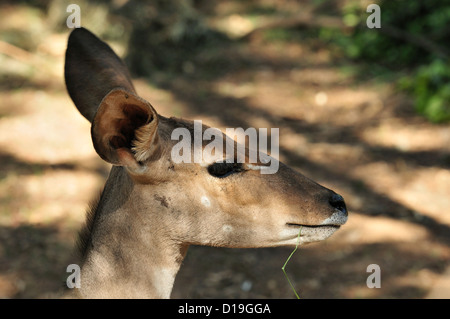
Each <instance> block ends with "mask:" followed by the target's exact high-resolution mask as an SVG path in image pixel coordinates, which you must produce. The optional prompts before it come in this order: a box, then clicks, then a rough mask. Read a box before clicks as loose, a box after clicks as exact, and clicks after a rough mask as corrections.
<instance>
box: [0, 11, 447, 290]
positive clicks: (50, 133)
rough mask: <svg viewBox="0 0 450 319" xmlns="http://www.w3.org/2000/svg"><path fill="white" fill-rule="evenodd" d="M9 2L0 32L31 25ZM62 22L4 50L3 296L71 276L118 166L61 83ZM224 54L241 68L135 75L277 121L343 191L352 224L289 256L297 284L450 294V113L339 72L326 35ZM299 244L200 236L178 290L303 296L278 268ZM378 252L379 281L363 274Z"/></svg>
mask: <svg viewBox="0 0 450 319" xmlns="http://www.w3.org/2000/svg"><path fill="white" fill-rule="evenodd" d="M8 8H9V9H8V10H7V9H6V8H5V7H2V10H0V21H1V22H0V31H3V32H4V31H5V30H6V28H7V27H6V26H8V28H10V27H11V25H14V27H16V28H29V27H30V26H29V25H20V22H18V21H19V20H18V19H16V20H14V15H13V13H14V14H26V13H27V12H28V11H27V10H28V9H27V8H24V7H14V6H12V5H11V6H10V7H8ZM28 23H29V22H28ZM36 23H38V24H39V23H40V22H39V21H38V22H36ZM36 32H37V31H36ZM68 34H69V31H67V32H65V33H55V32H47V34H46V35H45V36H43V37H42V36H41V39H42V41H41V42H40V43H39V44H38V45H37V46H36V50H35V51H34V52H33V54H31V55H30V56H28V55H26V54H25V55H20V54H19V53H20V52H19V53H18V54H13V55H12V56H9V55H6V54H1V53H0V76H1V77H0V101H1V102H0V163H1V165H0V298H45V297H48V296H52V295H53V294H54V293H55V292H57V291H58V290H59V289H60V288H61V286H62V285H63V284H64V282H65V279H66V277H67V275H68V274H67V273H66V272H65V270H66V267H67V265H69V264H70V263H72V262H71V261H72V251H73V248H72V247H73V245H74V241H75V239H76V235H77V232H78V230H79V228H80V227H81V225H82V223H83V222H84V214H85V210H86V208H87V206H88V203H89V202H90V201H91V200H92V199H93V198H95V197H96V196H97V194H98V192H99V191H100V189H101V187H102V186H103V184H104V181H105V179H106V177H107V174H108V171H109V166H108V165H107V164H105V163H104V162H103V161H102V160H101V159H100V158H99V157H98V156H97V155H96V153H95V151H94V149H93V147H92V143H91V138H90V126H89V123H88V122H87V121H86V120H85V119H84V118H83V117H82V116H81V115H80V114H79V113H78V111H77V110H76V109H75V107H74V105H73V103H72V101H71V100H70V98H69V96H68V94H67V93H66V91H65V86H64V80H63V76H62V75H63V71H62V70H63V63H64V50H65V45H66V41H67V36H68ZM222 54H223V55H224V56H226V57H227V58H228V59H229V60H230V61H235V62H236V61H239V65H240V66H242V67H236V68H231V69H230V70H229V71H225V72H222V74H220V76H217V77H214V78H212V79H211V78H208V79H206V78H204V79H203V78H198V77H195V76H192V75H190V74H186V75H185V76H179V77H176V78H171V79H170V80H169V79H167V78H162V79H160V80H158V79H156V80H155V79H154V80H152V81H148V80H145V79H142V78H141V79H139V78H138V79H135V80H136V82H135V84H136V88H137V91H138V93H139V94H140V95H141V96H142V97H144V98H146V99H147V100H149V101H150V102H151V103H152V105H153V106H154V107H155V108H156V109H157V111H158V112H159V113H161V114H162V115H165V116H178V117H183V118H188V119H199V120H202V121H203V123H206V124H209V125H210V126H212V127H218V128H220V129H225V128H227V127H243V128H247V127H269V128H270V127H278V128H280V159H281V160H282V161H283V162H285V163H286V164H288V165H290V166H292V167H294V168H295V169H297V170H298V171H300V172H302V173H303V174H304V175H306V176H308V177H310V178H312V179H314V180H315V181H317V182H319V183H320V184H322V185H324V186H326V187H328V188H331V189H333V190H335V191H336V192H338V193H340V194H342V195H343V196H344V198H345V200H346V203H347V206H348V209H349V221H348V223H347V224H346V225H345V226H343V227H342V228H341V230H339V231H338V232H337V233H336V234H335V235H333V236H332V237H331V238H330V239H328V240H326V241H325V242H321V243H315V244H310V245H306V246H303V247H300V248H299V250H298V251H297V252H296V253H295V254H294V256H293V257H292V259H291V260H290V262H289V264H288V265H287V267H286V271H287V273H288V275H289V278H290V279H291V281H292V282H293V284H294V286H295V287H296V289H297V292H298V293H299V294H300V296H301V297H302V298H427V297H430V296H431V297H435V298H436V297H438V298H450V293H449V290H448V286H447V290H445V286H443V285H444V284H445V282H446V280H447V282H448V279H446V278H448V276H449V272H448V271H447V275H446V276H444V274H445V272H446V270H447V269H448V268H449V267H450V171H449V168H450V127H449V126H448V124H447V125H444V124H442V125H437V124H431V123H429V122H427V121H426V120H425V119H423V118H422V117H420V116H418V115H416V113H415V112H414V111H413V107H412V101H411V100H410V99H409V98H408V97H407V96H405V95H403V94H401V93H398V92H397V91H395V89H394V87H393V85H391V83H388V82H383V81H379V80H377V79H369V80H361V79H360V78H359V77H358V76H356V75H355V74H352V73H351V72H350V73H349V72H344V71H343V69H344V67H345V66H347V65H344V64H343V62H341V61H339V62H337V61H335V60H334V58H333V55H332V53H331V52H330V51H329V50H328V49H327V48H326V47H325V48H324V47H319V48H317V47H314V46H311V45H309V43H307V44H304V43H278V42H268V41H265V40H264V39H263V38H258V37H256V38H254V39H252V40H251V41H248V43H246V44H245V45H237V46H233V47H230V48H229V49H228V51H226V52H222ZM236 63H238V62H236ZM348 67H351V65H348ZM291 251H292V248H270V249H222V248H220V249H219V248H209V247H191V248H190V249H189V251H188V254H187V257H186V259H185V261H184V263H183V266H182V268H181V270H180V273H179V275H178V277H177V279H176V283H175V287H174V290H173V293H172V297H174V298H295V296H294V294H293V292H292V290H291V288H290V286H289V284H288V282H287V281H286V279H285V277H284V274H283V272H282V270H281V267H282V266H283V264H284V262H285V261H286V258H287V257H288V256H289V254H290V253H291ZM371 264H377V265H379V266H380V269H381V288H372V289H371V288H368V287H367V284H366V280H367V278H368V276H369V275H370V274H371V273H369V272H367V267H368V266H369V265H371ZM439 287H440V288H439Z"/></svg>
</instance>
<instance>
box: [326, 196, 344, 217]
mask: <svg viewBox="0 0 450 319" xmlns="http://www.w3.org/2000/svg"><path fill="white" fill-rule="evenodd" d="M329 203H330V205H331V206H333V207H334V208H336V209H338V210H340V211H341V212H343V213H344V214H345V215H347V214H348V213H347V207H346V206H345V202H344V198H343V197H342V196H341V195H339V194H333V195H331V197H330V201H329Z"/></svg>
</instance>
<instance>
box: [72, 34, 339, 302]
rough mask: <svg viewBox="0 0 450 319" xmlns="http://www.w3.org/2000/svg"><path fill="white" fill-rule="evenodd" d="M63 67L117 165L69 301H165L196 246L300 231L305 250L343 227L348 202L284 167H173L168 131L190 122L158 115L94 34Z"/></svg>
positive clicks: (253, 241)
mask: <svg viewBox="0 0 450 319" xmlns="http://www.w3.org/2000/svg"><path fill="white" fill-rule="evenodd" d="M86 43H87V44H88V45H87V44H86ZM65 70H66V74H65V76H66V83H67V86H68V90H69V93H70V96H71V97H72V99H73V100H74V102H75V104H76V106H77V108H78V109H79V110H80V112H81V113H82V114H83V115H84V116H85V117H86V118H87V119H88V120H90V121H91V122H92V129H91V133H92V138H93V142H94V147H95V150H96V151H97V153H98V154H99V156H100V157H101V158H103V159H104V160H105V161H107V162H109V163H111V164H113V167H112V169H111V173H110V175H109V177H108V179H107V181H106V184H105V187H104V189H103V192H102V194H101V196H100V198H99V200H98V202H97V203H96V204H94V205H92V206H91V208H90V210H89V211H88V213H87V217H86V225H85V227H84V228H83V229H82V231H81V232H80V236H79V241H78V246H79V250H80V254H81V257H82V258H81V259H82V260H81V271H82V274H81V278H82V282H81V288H80V289H77V290H75V291H72V292H71V294H69V295H68V296H69V297H82V298H168V297H170V293H171V289H172V286H173V282H174V280H175V276H176V274H177V272H178V269H179V267H180V265H181V262H182V260H183V258H184V256H185V254H186V251H187V248H188V247H189V245H209V246H218V247H245V248H251V247H275V246H283V245H295V244H296V243H297V236H298V232H299V229H300V227H301V229H302V235H301V237H300V241H301V243H302V244H304V243H308V242H313V241H317V240H322V239H325V238H327V237H329V236H330V235H331V234H332V233H333V232H334V231H335V230H336V229H338V228H339V227H340V225H342V224H344V223H345V221H346V219H347V211H346V209H345V204H344V202H343V200H342V197H340V196H339V195H337V194H336V193H334V192H333V191H331V190H329V189H327V188H325V187H323V186H321V185H319V184H317V183H315V182H314V181H311V180H310V179H308V178H306V177H305V176H303V175H301V174H300V173H298V172H295V171H294V170H292V169H290V168H289V167H287V166H286V165H284V164H282V163H280V165H279V170H278V171H277V172H276V173H275V174H267V175H265V174H261V173H260V171H258V169H257V168H256V170H255V167H254V166H251V165H249V164H248V163H242V164H239V165H236V169H235V171H233V172H232V174H230V175H227V177H223V178H222V177H218V176H216V175H214V170H209V169H208V168H209V167H211V165H216V164H214V163H209V162H208V163H175V162H174V161H173V160H172V158H171V149H172V147H173V146H174V145H175V143H176V141H172V140H171V132H172V131H173V130H174V129H175V128H178V127H184V128H187V129H188V130H189V131H190V132H191V133H192V132H193V130H194V124H193V122H192V121H187V120H182V119H176V118H165V117H163V116H160V115H158V114H157V112H156V110H155V109H154V108H153V107H152V106H151V104H150V103H149V102H147V101H145V100H143V99H142V98H140V97H139V96H137V95H136V92H135V91H134V88H133V85H132V84H131V80H130V78H129V76H128V74H127V72H125V71H124V66H123V63H122V62H121V61H120V59H119V58H118V57H117V56H116V55H115V54H114V53H113V52H112V50H111V49H109V48H108V47H107V45H106V44H105V43H103V42H101V41H100V40H99V39H97V38H96V37H94V36H93V35H92V34H91V33H90V32H89V31H87V30H85V29H77V30H75V31H73V32H72V34H71V36H70V38H69V45H68V49H67V54H66V68H65ZM105 74H106V75H107V76H108V77H107V78H105ZM81 82H82V84H81V85H80V84H79V83H81ZM90 92H94V94H93V95H92V96H91V95H89V94H90ZM207 128H208V127H207V126H206V125H204V126H203V127H202V130H203V131H204V130H205V129H207ZM223 138H224V143H232V144H230V145H232V146H234V149H235V151H236V146H237V144H236V142H234V141H232V140H230V139H229V138H227V137H226V136H225V135H223ZM203 143H204V144H203V146H205V144H206V143H207V142H205V141H204V142H203ZM214 167H215V166H214ZM233 167H234V166H233ZM233 169H234V168H233Z"/></svg>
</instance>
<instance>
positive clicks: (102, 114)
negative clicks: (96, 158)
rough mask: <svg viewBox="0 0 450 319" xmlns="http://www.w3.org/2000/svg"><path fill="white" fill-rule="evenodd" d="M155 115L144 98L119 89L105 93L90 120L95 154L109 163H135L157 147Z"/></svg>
mask: <svg viewBox="0 0 450 319" xmlns="http://www.w3.org/2000/svg"><path fill="white" fill-rule="evenodd" d="M157 128H158V116H157V113H156V111H155V110H154V109H153V107H152V106H151V105H150V103H148V102H147V101H145V100H143V99H141V98H140V97H138V96H136V95H134V94H132V93H130V92H128V91H126V90H124V89H122V88H117V89H114V90H112V91H111V92H109V93H108V94H107V95H106V96H105V97H104V98H103V100H102V102H101V103H100V106H99V108H98V111H97V113H96V115H95V117H94V120H93V122H92V128H91V131H92V140H93V143H94V148H95V150H96V151H97V153H98V154H99V155H100V157H102V158H103V159H104V160H106V161H107V162H109V163H112V164H115V165H122V166H135V165H139V162H143V161H145V160H147V159H148V158H149V157H150V156H151V155H152V152H153V151H155V150H157V149H158V145H157V144H158V142H159V139H158V138H157V134H158V133H157Z"/></svg>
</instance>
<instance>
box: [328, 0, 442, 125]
mask: <svg viewBox="0 0 450 319" xmlns="http://www.w3.org/2000/svg"><path fill="white" fill-rule="evenodd" d="M378 4H379V6H380V8H381V28H383V25H384V26H385V27H386V26H391V27H393V28H396V29H398V30H401V31H402V33H403V35H404V34H408V35H410V37H412V38H414V39H416V40H417V41H411V40H410V39H406V37H404V36H403V37H399V36H398V35H396V36H395V35H393V34H389V32H386V29H385V30H379V29H369V28H367V27H366V19H367V17H368V16H369V14H370V13H367V12H366V8H365V7H362V6H361V2H359V1H356V2H349V4H347V5H346V6H345V7H344V8H343V21H344V23H345V24H346V25H348V26H350V27H355V28H354V29H353V31H352V33H351V34H350V35H349V34H346V33H343V32H341V31H339V30H327V29H323V30H321V31H320V37H321V38H322V39H325V40H327V41H331V42H332V43H334V44H336V45H337V46H338V47H339V48H340V50H341V52H342V53H343V54H344V55H345V56H346V57H347V58H350V59H352V60H355V61H358V62H361V63H362V64H365V65H366V66H368V67H369V68H370V67H372V66H373V67H374V68H376V69H377V70H380V69H384V72H385V73H397V74H399V75H401V74H404V73H407V74H408V78H405V77H403V78H402V77H400V80H399V84H400V85H399V87H400V88H401V89H404V90H406V92H409V93H410V94H412V96H413V97H414V100H415V107H416V110H417V111H418V112H420V113H421V114H423V115H425V116H426V117H427V118H428V119H429V120H430V121H432V122H443V121H449V120H450V108H449V100H450V99H449V98H450V76H449V74H450V65H449V61H448V56H442V52H437V50H430V48H429V47H428V48H426V46H424V45H420V43H418V42H423V40H421V39H426V41H428V42H430V43H434V44H436V45H437V46H439V47H440V48H443V49H444V50H445V52H446V53H445V54H448V52H449V51H450V50H449V44H450V32H449V28H448V25H449V24H450V5H449V4H448V2H446V1H439V0H427V1H406V0H396V1H392V0H386V1H380V2H379V3H378ZM383 31H384V32H383ZM363 69H365V70H366V69H367V68H363Z"/></svg>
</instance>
